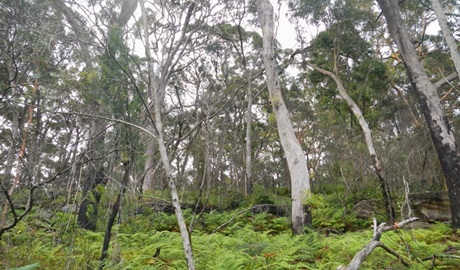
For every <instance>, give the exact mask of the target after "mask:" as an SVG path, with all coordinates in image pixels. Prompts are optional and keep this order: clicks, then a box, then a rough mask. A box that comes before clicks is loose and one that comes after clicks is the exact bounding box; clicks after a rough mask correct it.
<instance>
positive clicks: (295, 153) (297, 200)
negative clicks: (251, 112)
mask: <svg viewBox="0 0 460 270" xmlns="http://www.w3.org/2000/svg"><path fill="white" fill-rule="evenodd" d="M257 13H258V16H259V21H260V24H261V27H262V34H263V59H264V65H265V71H266V77H267V86H268V91H269V93H270V101H271V103H272V107H273V112H274V113H275V116H276V124H277V126H278V134H279V136H280V141H281V145H282V146H283V150H284V154H285V156H286V160H287V164H288V167H289V173H290V177H291V198H292V231H293V233H294V234H300V233H302V232H303V227H304V226H305V207H304V205H303V203H302V201H303V199H304V196H306V195H307V194H308V193H309V192H310V178H309V175H308V167H307V161H306V158H305V154H304V152H303V150H302V147H301V146H300V143H299V141H298V140H297V138H296V136H295V132H294V129H293V127H292V123H291V119H290V117H289V112H288V110H287V108H286V105H285V104H284V100H283V96H282V93H281V89H280V85H279V77H278V66H277V64H276V60H275V56H274V51H275V49H274V46H273V44H274V37H273V32H274V23H273V6H272V5H271V4H270V1H269V0H257Z"/></svg>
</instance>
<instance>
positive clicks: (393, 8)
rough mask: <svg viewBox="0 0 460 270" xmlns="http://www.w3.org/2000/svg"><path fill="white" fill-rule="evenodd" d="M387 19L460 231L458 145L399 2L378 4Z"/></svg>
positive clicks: (454, 225) (380, 2)
mask: <svg viewBox="0 0 460 270" xmlns="http://www.w3.org/2000/svg"><path fill="white" fill-rule="evenodd" d="M377 2H378V3H379V5H380V7H381V9H382V12H383V15H384V16H385V18H386V21H387V24H388V29H389V31H390V34H391V36H392V38H393V40H394V41H395V43H396V45H397V46H398V48H399V50H400V53H401V56H402V59H403V62H404V65H405V67H406V72H407V75H408V77H409V79H410V81H411V83H412V86H413V88H414V89H415V93H416V95H417V98H418V100H419V102H420V108H421V110H422V112H423V115H424V116H425V119H426V122H427V124H428V128H429V131H430V134H431V139H432V140H433V144H434V146H435V148H436V152H437V154H438V158H439V161H440V163H441V167H442V170H443V173H444V176H445V179H446V184H447V189H448V194H449V200H450V207H451V211H452V227H453V228H459V227H460V156H459V153H458V148H457V142H456V141H455V137H454V133H453V131H452V129H451V127H450V124H449V121H448V120H447V117H446V116H445V114H444V111H443V107H442V105H441V102H440V100H439V96H438V93H437V92H436V88H435V87H434V85H433V84H432V83H431V82H430V80H429V79H428V76H427V74H426V72H425V70H424V68H423V66H422V64H421V63H420V60H419V59H418V56H417V53H416V51H415V48H414V45H413V44H412V42H411V39H410V36H409V33H408V31H407V28H406V25H405V23H404V21H403V19H402V17H401V14H400V11H399V6H398V5H399V4H398V1H397V0H377Z"/></svg>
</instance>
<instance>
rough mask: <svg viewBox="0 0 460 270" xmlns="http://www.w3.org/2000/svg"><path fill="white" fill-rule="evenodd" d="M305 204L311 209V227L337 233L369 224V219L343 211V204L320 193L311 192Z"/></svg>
mask: <svg viewBox="0 0 460 270" xmlns="http://www.w3.org/2000/svg"><path fill="white" fill-rule="evenodd" d="M329 197H331V196H329ZM305 204H306V205H307V206H308V209H309V210H310V211H311V215H312V220H313V227H314V228H315V229H318V230H326V231H328V232H334V233H337V232H344V231H350V230H357V229H358V228H363V227H364V226H365V225H368V224H369V221H364V220H360V219H358V218H356V216H354V215H353V214H352V213H348V212H345V207H344V206H343V205H340V204H338V203H334V202H333V201H332V200H330V199H327V196H325V195H322V194H315V193H313V194H311V195H310V196H309V197H308V198H307V199H306V201H305ZM349 209H351V207H349Z"/></svg>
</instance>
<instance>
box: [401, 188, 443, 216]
mask: <svg viewBox="0 0 460 270" xmlns="http://www.w3.org/2000/svg"><path fill="white" fill-rule="evenodd" d="M409 204H410V208H411V211H412V215H411V216H414V217H419V218H420V219H421V220H422V221H425V222H434V221H443V222H445V221H451V217H452V216H451V212H450V201H449V196H448V194H447V191H437V192H420V193H411V194H409Z"/></svg>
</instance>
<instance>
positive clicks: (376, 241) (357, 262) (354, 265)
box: [337, 217, 419, 270]
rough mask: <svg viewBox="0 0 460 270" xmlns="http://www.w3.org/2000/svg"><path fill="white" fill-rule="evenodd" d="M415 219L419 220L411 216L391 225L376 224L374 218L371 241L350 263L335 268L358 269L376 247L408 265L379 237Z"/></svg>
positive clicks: (344, 269)
mask: <svg viewBox="0 0 460 270" xmlns="http://www.w3.org/2000/svg"><path fill="white" fill-rule="evenodd" d="M417 220H419V218H416V217H413V218H409V219H406V220H403V221H401V222H399V223H397V222H395V223H394V224H393V225H386V223H385V222H384V223H381V224H380V225H378V226H377V220H376V219H375V218H374V235H373V236H372V239H371V241H370V242H369V243H368V244H367V245H365V246H364V247H363V248H362V249H361V250H360V251H359V252H358V253H356V255H355V257H353V260H351V262H350V264H348V266H347V267H343V266H339V267H338V268H337V270H357V269H359V267H360V266H361V264H362V263H363V262H364V260H365V259H366V258H367V256H369V254H371V252H372V251H373V250H374V249H375V248H377V247H380V248H383V249H384V250H385V251H387V252H388V253H390V254H391V255H393V256H395V257H396V258H398V260H399V261H400V262H401V263H402V264H403V265H405V266H409V263H408V262H407V261H406V260H404V258H403V257H402V256H401V255H399V254H398V253H397V252H396V251H394V250H393V249H391V248H389V247H387V246H386V245H385V244H384V243H382V242H380V237H381V236H382V234H383V233H384V232H387V231H392V230H397V229H399V228H402V227H404V226H406V225H408V224H410V223H412V222H415V221H417Z"/></svg>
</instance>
